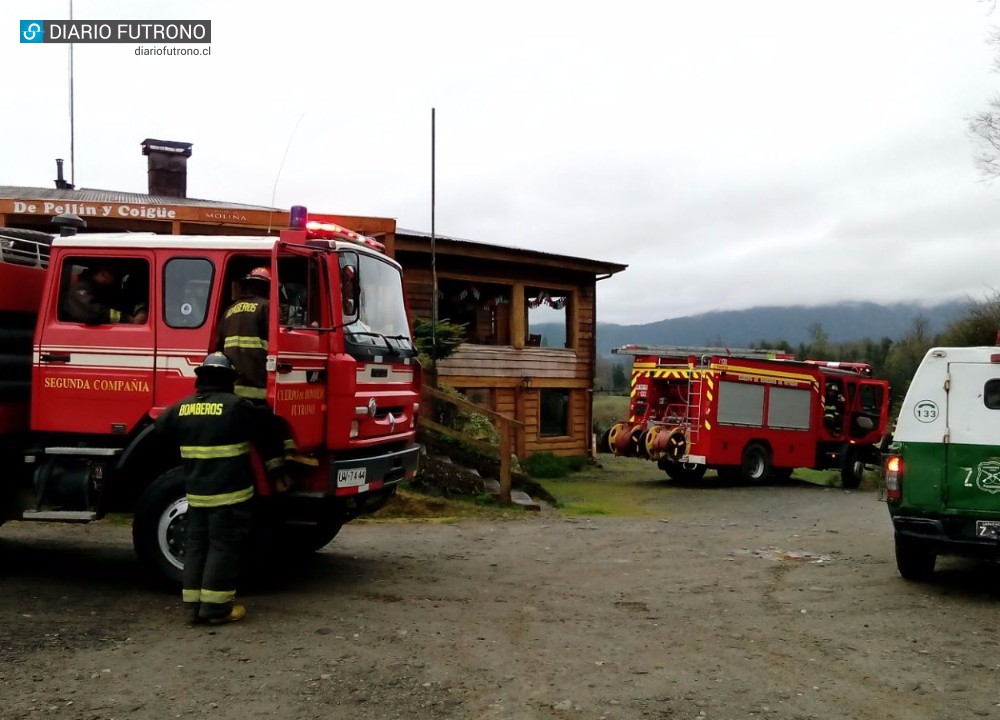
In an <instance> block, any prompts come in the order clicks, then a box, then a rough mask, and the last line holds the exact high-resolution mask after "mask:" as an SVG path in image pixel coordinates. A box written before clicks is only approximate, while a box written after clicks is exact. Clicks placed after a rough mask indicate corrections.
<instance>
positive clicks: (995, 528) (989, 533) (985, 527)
mask: <svg viewBox="0 0 1000 720" xmlns="http://www.w3.org/2000/svg"><path fill="white" fill-rule="evenodd" d="M976 537H981V538H991V539H993V540H996V539H997V538H1000V520H976Z"/></svg>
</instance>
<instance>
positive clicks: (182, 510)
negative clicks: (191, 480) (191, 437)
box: [132, 467, 187, 587]
mask: <svg viewBox="0 0 1000 720" xmlns="http://www.w3.org/2000/svg"><path fill="white" fill-rule="evenodd" d="M186 518H187V498H186V496H185V495H184V473H183V471H182V470H181V469H180V468H179V467H178V468H172V469H170V470H167V472H165V473H163V474H162V475H160V477H158V478H157V479H156V480H155V481H154V482H153V484H152V485H150V486H149V487H148V488H146V491H145V492H144V493H143V494H142V496H140V498H139V502H138V504H137V505H136V508H135V518H134V520H133V521H132V544H133V546H134V547H135V553H136V555H138V557H139V560H140V562H141V563H142V564H143V566H145V568H146V570H148V571H149V572H150V573H152V574H153V575H154V576H155V577H157V578H159V579H160V580H161V581H163V582H164V583H165V584H167V585H170V586H174V587H176V586H179V585H180V583H181V574H182V571H183V570H184V533H185V530H186V528H187V519H186Z"/></svg>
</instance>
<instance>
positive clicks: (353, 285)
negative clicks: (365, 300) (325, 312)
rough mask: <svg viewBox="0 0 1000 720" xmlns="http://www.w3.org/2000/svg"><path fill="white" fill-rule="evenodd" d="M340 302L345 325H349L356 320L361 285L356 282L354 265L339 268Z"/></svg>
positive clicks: (358, 310)
mask: <svg viewBox="0 0 1000 720" xmlns="http://www.w3.org/2000/svg"><path fill="white" fill-rule="evenodd" d="M340 296H341V297H340V300H341V307H342V308H343V313H344V319H343V322H344V324H345V325H350V324H351V323H352V322H354V321H355V320H357V319H358V313H359V312H360V307H359V300H360V299H361V284H360V283H359V282H358V269H357V267H355V266H354V265H344V266H343V267H342V268H340Z"/></svg>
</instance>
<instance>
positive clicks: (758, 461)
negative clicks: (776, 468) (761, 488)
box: [740, 443, 771, 484]
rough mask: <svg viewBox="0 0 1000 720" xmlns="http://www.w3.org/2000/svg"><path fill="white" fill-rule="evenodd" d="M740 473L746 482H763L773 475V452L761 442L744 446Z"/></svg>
mask: <svg viewBox="0 0 1000 720" xmlns="http://www.w3.org/2000/svg"><path fill="white" fill-rule="evenodd" d="M740 474H741V476H742V478H743V480H744V481H745V482H748V483H755V484H756V483H761V482H764V481H765V480H767V479H768V478H769V477H770V476H771V453H770V451H769V450H768V449H767V448H766V447H764V446H763V445H761V444H759V443H750V444H749V445H747V446H746V447H745V448H743V460H742V462H740Z"/></svg>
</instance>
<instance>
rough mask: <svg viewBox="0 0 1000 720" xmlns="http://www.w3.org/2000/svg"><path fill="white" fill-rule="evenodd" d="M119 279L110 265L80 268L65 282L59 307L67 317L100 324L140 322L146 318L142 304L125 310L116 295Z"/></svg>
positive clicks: (72, 319)
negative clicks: (64, 290) (65, 288)
mask: <svg viewBox="0 0 1000 720" xmlns="http://www.w3.org/2000/svg"><path fill="white" fill-rule="evenodd" d="M119 286H120V282H119V278H118V273H117V271H116V270H115V269H114V268H113V267H111V266H110V265H98V266H96V267H94V268H92V269H88V270H84V271H83V272H81V273H80V275H79V277H77V279H76V280H75V281H74V282H73V283H72V284H71V285H70V286H69V290H68V291H67V293H66V297H65V298H63V303H62V310H63V315H64V316H65V318H66V319H67V320H70V321H75V322H81V323H86V324H87V325H102V324H108V323H134V324H137V325H142V324H143V323H145V322H146V320H147V319H148V312H147V310H146V306H145V305H136V306H134V307H132V308H130V310H129V311H126V310H125V309H123V308H122V303H121V300H120V298H119V297H118V290H119Z"/></svg>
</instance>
